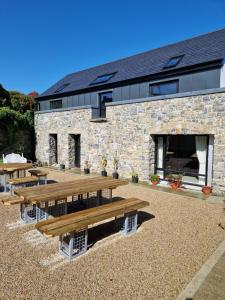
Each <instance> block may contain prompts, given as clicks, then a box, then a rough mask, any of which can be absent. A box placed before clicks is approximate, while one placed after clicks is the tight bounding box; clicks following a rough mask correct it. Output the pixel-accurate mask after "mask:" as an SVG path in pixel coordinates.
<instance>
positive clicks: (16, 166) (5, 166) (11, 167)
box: [0, 163, 32, 172]
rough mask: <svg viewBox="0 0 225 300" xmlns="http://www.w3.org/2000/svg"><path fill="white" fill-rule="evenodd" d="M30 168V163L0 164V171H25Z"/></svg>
mask: <svg viewBox="0 0 225 300" xmlns="http://www.w3.org/2000/svg"><path fill="white" fill-rule="evenodd" d="M30 168H32V164H30V163H5V164H4V163H0V170H3V171H7V172H10V171H11V172H13V171H17V170H26V169H30Z"/></svg>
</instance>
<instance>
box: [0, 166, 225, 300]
mask: <svg viewBox="0 0 225 300" xmlns="http://www.w3.org/2000/svg"><path fill="white" fill-rule="evenodd" d="M79 177H80V176H79V175H74V174H68V173H63V172H57V171H51V172H50V174H49V178H50V179H53V180H58V181H67V180H71V179H72V178H79ZM113 195H114V196H118V195H119V196H122V197H130V196H136V197H139V198H141V199H143V200H147V201H149V203H150V206H149V207H147V208H146V209H144V210H143V212H141V213H140V218H139V220H140V222H142V224H141V226H140V228H139V229H138V233H137V234H134V235H132V236H130V237H124V236H121V235H119V234H116V233H115V232H114V231H113V226H112V222H109V223H108V224H101V225H99V226H97V227H95V228H92V229H91V230H90V243H93V246H92V247H91V248H90V250H89V251H88V252H87V254H85V255H83V256H81V257H79V258H78V259H76V260H74V261H72V262H68V261H67V260H65V259H64V258H63V257H62V256H61V255H59V254H58V239H57V238H54V239H47V238H45V237H43V236H41V234H40V233H38V232H37V231H36V230H35V229H34V226H33V225H21V224H19V223H18V212H19V207H18V206H14V207H5V206H3V205H2V204H0V223H1V226H0V278H1V280H0V299H3V300H5V299H7V300H8V299H9V300H12V299H13V300H14V299H27V300H28V299H29V300H30V299H45V300H48V299H82V300H83V299H85V300H86V299H118V298H121V299H154V300H155V299H174V298H175V297H176V296H177V295H178V294H179V292H180V291H181V290H182V289H183V288H184V287H185V285H186V284H187V283H188V282H189V281H190V280H191V279H192V277H193V276H194V274H195V273H196V272H197V271H198V270H199V269H200V267H201V266H202V264H203V263H204V262H205V261H206V260H207V258H208V257H209V256H210V255H211V254H212V252H213V251H214V250H215V249H216V248H217V246H218V244H219V243H220V242H221V241H222V240H223V239H224V238H225V231H224V230H223V229H222V228H221V227H219V226H218V225H217V224H218V223H220V222H224V218H225V212H224V211H223V207H222V206H221V205H216V204H207V203H206V202H204V201H201V200H198V199H194V198H190V197H186V196H180V195H173V194H169V193H164V192H158V191H153V190H151V189H149V188H148V187H143V186H137V185H132V184H129V185H128V186H123V187H120V188H118V189H117V190H115V191H114V194H113ZM102 237H104V238H102Z"/></svg>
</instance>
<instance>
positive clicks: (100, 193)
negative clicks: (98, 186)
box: [97, 190, 102, 206]
mask: <svg viewBox="0 0 225 300" xmlns="http://www.w3.org/2000/svg"><path fill="white" fill-rule="evenodd" d="M101 204H102V191H101V190H99V191H97V206H99V205H101Z"/></svg>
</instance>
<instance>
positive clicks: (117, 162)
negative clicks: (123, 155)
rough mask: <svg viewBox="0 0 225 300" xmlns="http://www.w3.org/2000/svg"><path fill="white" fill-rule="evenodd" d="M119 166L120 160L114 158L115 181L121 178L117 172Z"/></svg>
mask: <svg viewBox="0 0 225 300" xmlns="http://www.w3.org/2000/svg"><path fill="white" fill-rule="evenodd" d="M118 166H119V159H118V158H116V157H114V158H113V169H114V171H113V174H112V175H113V178H114V179H118V178H119V173H118V172H117V170H118Z"/></svg>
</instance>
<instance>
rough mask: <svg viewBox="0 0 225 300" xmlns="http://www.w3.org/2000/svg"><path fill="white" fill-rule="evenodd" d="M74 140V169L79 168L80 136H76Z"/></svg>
mask: <svg viewBox="0 0 225 300" xmlns="http://www.w3.org/2000/svg"><path fill="white" fill-rule="evenodd" d="M74 140H75V167H76V168H80V134H76V135H75V137H74Z"/></svg>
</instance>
